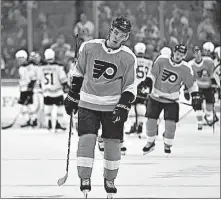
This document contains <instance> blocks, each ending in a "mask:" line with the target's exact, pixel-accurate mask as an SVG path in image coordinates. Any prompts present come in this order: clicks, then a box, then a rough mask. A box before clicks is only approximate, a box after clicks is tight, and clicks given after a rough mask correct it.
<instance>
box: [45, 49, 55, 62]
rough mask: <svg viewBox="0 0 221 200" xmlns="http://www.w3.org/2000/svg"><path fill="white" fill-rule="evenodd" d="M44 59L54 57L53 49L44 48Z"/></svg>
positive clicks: (52, 58)
mask: <svg viewBox="0 0 221 200" xmlns="http://www.w3.org/2000/svg"><path fill="white" fill-rule="evenodd" d="M44 57H45V60H54V59H55V52H54V50H53V49H46V50H45V52H44Z"/></svg>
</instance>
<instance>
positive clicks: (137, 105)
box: [125, 42, 153, 136]
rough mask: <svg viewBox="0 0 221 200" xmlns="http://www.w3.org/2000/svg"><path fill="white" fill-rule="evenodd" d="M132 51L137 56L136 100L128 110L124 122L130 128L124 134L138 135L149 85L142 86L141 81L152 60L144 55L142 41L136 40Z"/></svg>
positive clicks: (143, 117) (142, 122)
mask: <svg viewBox="0 0 221 200" xmlns="http://www.w3.org/2000/svg"><path fill="white" fill-rule="evenodd" d="M134 53H135V55H136V56H137V70H136V76H137V80H138V88H137V91H138V94H137V98H136V101H135V102H134V103H133V104H132V107H131V110H130V112H129V116H128V120H127V122H126V124H129V127H130V130H128V131H126V132H125V133H126V134H131V133H137V134H138V135H139V136H140V134H142V132H143V125H146V117H145V113H146V106H145V100H146V96H147V94H149V93H150V88H149V87H143V82H142V81H144V80H145V79H146V77H147V74H148V72H149V70H150V69H151V67H152V64H153V61H152V60H151V59H150V58H147V57H145V53H146V45H145V44H144V43H142V42H138V43H137V44H136V45H135V46H134Z"/></svg>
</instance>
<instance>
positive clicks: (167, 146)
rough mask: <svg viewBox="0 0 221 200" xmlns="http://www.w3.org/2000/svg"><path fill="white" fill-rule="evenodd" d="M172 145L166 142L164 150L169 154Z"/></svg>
mask: <svg viewBox="0 0 221 200" xmlns="http://www.w3.org/2000/svg"><path fill="white" fill-rule="evenodd" d="M170 148H171V146H170V145H167V144H164V152H165V153H166V154H167V155H169V154H171V149H170Z"/></svg>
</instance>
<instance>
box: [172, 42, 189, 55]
mask: <svg viewBox="0 0 221 200" xmlns="http://www.w3.org/2000/svg"><path fill="white" fill-rule="evenodd" d="M174 51H175V52H176V51H178V52H180V53H183V54H186V53H187V47H186V45H184V44H177V45H176V46H175V48H174Z"/></svg>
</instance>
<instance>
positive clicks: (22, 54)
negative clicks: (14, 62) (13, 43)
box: [15, 50, 28, 60]
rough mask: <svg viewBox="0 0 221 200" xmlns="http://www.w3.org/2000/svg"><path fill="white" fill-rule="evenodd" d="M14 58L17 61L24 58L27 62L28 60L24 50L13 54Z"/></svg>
mask: <svg viewBox="0 0 221 200" xmlns="http://www.w3.org/2000/svg"><path fill="white" fill-rule="evenodd" d="M15 58H16V59H18V58H24V59H26V60H27V58H28V53H27V52H26V51H25V50H19V51H17V52H16V54H15Z"/></svg>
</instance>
